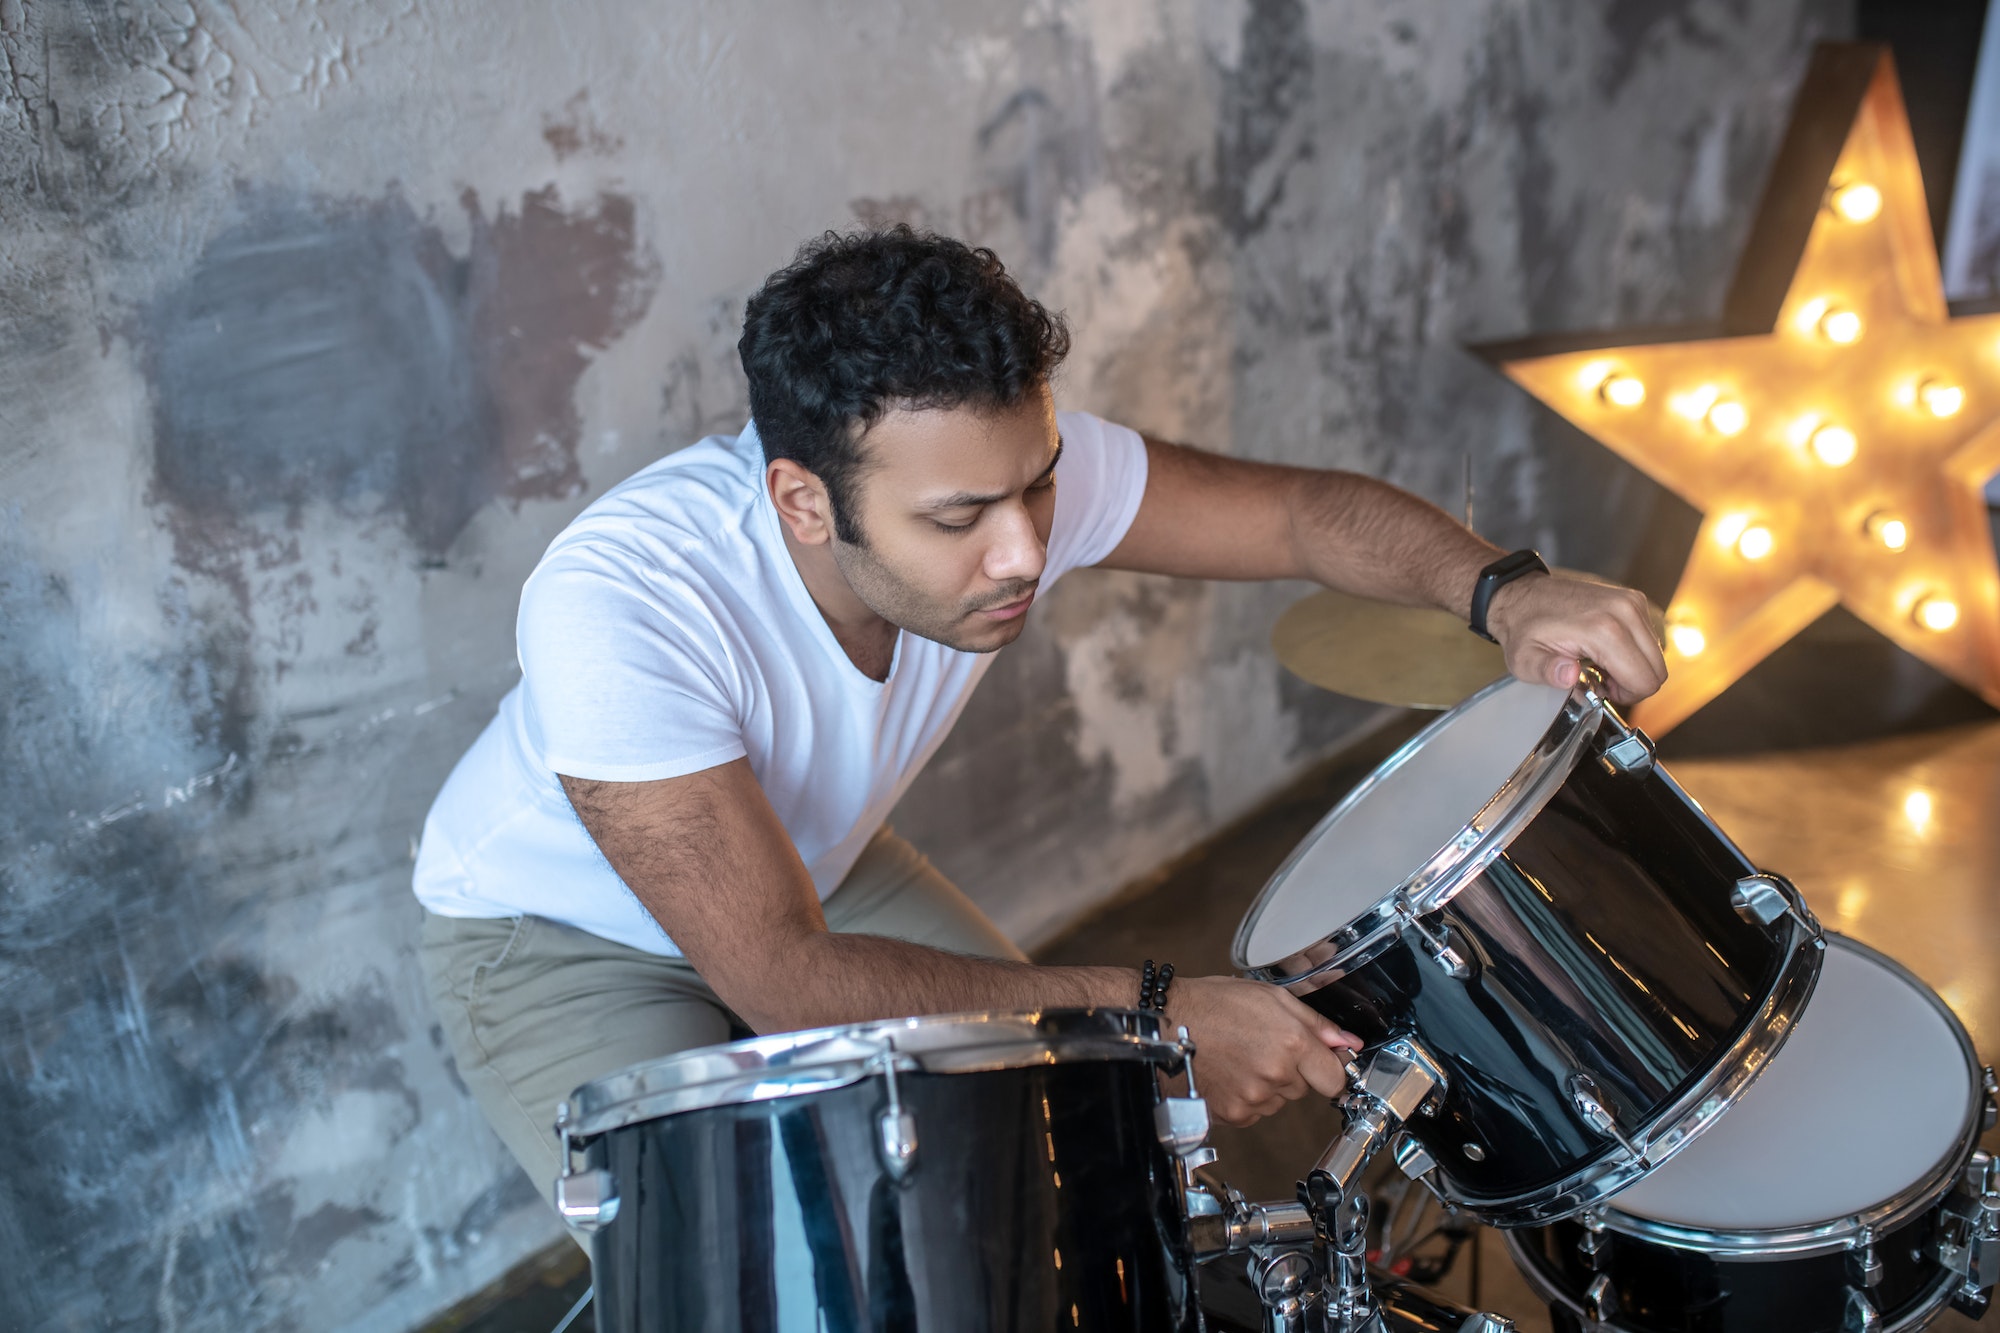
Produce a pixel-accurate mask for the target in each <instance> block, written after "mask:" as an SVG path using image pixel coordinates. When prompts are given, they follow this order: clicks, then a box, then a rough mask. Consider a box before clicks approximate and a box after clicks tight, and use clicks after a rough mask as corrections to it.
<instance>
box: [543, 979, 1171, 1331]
mask: <svg viewBox="0 0 2000 1333" xmlns="http://www.w3.org/2000/svg"><path fill="white" fill-rule="evenodd" d="M1182 1058H1183V1052H1182V1049H1181V1047H1180V1046H1179V1045H1178V1044H1176V1043H1174V1042H1171V1041H1167V1040H1163V1039H1162V1038H1161V1037H1160V1035H1159V1029H1158V1022H1157V1020H1155V1019H1153V1018H1150V1017H1146V1016H1142V1015H1138V1014H1130V1013H1122V1012H1118V1011H1110V1010H1076V1011H1068V1012H1049V1013H1028V1014H972V1015H953V1016H944V1017H930V1018H912V1019H905V1020H898V1021H894V1022H881V1023H868V1024H861V1025H857V1026H852V1027H843V1028H828V1029H822V1030H819V1031H811V1032H795V1033H786V1034H783V1035H780V1036H770V1037H758V1038H753V1039H751V1040H748V1041H740V1042H735V1043H732V1044H730V1045H726V1046H714V1047H708V1048H705V1049H702V1050H697V1051H689V1052H686V1053H684V1054H681V1055H676V1056H672V1057H670V1058H667V1059H664V1060H659V1061H655V1062H653V1063H650V1064H645V1065H640V1066H637V1067H635V1068H632V1069H628V1070H625V1071H623V1072H622V1073H618V1074H614V1075H612V1076H611V1077H609V1078H604V1079H600V1080H598V1081H596V1082H594V1083H589V1084H586V1085H584V1086H583V1087H581V1088H579V1089H578V1090H577V1091H576V1093H575V1095H574V1099H573V1103H572V1105H571V1107H570V1108H569V1109H568V1111H567V1114H566V1122H565V1124H564V1125H563V1126H561V1127H560V1128H562V1129H563V1130H564V1133H565V1139H566V1165H565V1175H564V1178H563V1180H562V1181H560V1182H558V1190H557V1196H558V1201H559V1206H562V1207H564V1208H565V1210H566V1211H567V1212H568V1214H569V1216H570V1217H571V1218H572V1220H573V1221H584V1222H587V1223H589V1224H590V1225H591V1226H593V1227H594V1228H595V1234H594V1235H593V1236H592V1242H593V1243H592V1247H591V1250H592V1256H591V1257H592V1263H591V1269H592V1275H593V1279H594V1282H595V1285H596V1289H597V1327H598V1328H599V1329H600V1330H603V1331H604V1333H681V1331H682V1330H693V1329H701V1330H715V1331H716V1333H722V1331H723V1330H730V1331H732V1333H733V1331H734V1330H738V1329H755V1330H772V1331H777V1333H791V1331H793V1330H798V1331H800V1333H807V1331H812V1333H817V1331H818V1330H825V1329H835V1330H856V1331H857V1333H859V1331H861V1330H916V1329H919V1328H923V1329H952V1330H966V1331H967V1333H982V1331H985V1330H993V1331H996V1333H997V1331H998V1330H1020V1331H1022V1333H1026V1331H1027V1330H1034V1331H1035V1333H1044V1331H1045V1330H1048V1329H1053V1328H1084V1329H1130V1330H1142V1329H1143V1330H1153V1329H1170V1330H1191V1329H1194V1328H1195V1327H1196V1326H1197V1320H1198V1317H1199V1316H1198V1312H1197V1304H1196V1299H1195V1289H1194V1283H1193V1278H1192V1276H1191V1264H1190V1257H1189V1243H1188V1224H1187V1218H1186V1214H1185V1204H1184V1203H1183V1199H1182V1193H1181V1190H1182V1186H1181V1177H1180V1175H1179V1174H1178V1172H1179V1163H1178V1162H1177V1161H1176V1160H1175V1159H1174V1158H1173V1157H1172V1156H1171V1154H1170V1151H1169V1149H1168V1147H1167V1146H1165V1145H1164V1144H1163V1143H1162V1141H1161V1138H1160V1131H1159V1129H1158V1126H1157V1125H1156V1122H1155V1108H1156V1107H1157V1106H1159V1105H1160V1103H1161V1097H1160V1093H1159V1089H1158V1085H1157V1080H1156V1079H1155V1078H1154V1072H1155V1070H1158V1069H1161V1068H1177V1067H1179V1065H1180V1063H1181V1061H1182ZM578 1150H581V1151H582V1153H583V1156H584V1161H583V1164H582V1166H583V1169H582V1170H580V1171H572V1170H571V1169H570V1168H569V1167H568V1165H567V1161H568V1160H569V1159H573V1158H574V1156H575V1154H576V1153H577V1151H578Z"/></svg>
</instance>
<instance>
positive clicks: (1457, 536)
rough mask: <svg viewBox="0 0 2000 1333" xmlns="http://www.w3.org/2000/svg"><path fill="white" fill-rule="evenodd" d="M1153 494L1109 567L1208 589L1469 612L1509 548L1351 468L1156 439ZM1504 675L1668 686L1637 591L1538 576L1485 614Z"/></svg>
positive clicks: (1566, 682) (1635, 690)
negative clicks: (1279, 582)
mask: <svg viewBox="0 0 2000 1333" xmlns="http://www.w3.org/2000/svg"><path fill="white" fill-rule="evenodd" d="M1146 453H1147V464H1148V473H1147V480H1146V494H1145V497H1144V498H1143V499H1142V500H1141V501H1140V505H1139V512H1138V514H1137V516H1136V517H1135V518H1134V519H1133V521H1132V527H1131V529H1130V531H1128V532H1127V533H1126V535H1125V540H1124V541H1122V542H1121V543H1119V545H1118V547H1117V549H1116V550H1114V551H1112V553H1111V554H1110V556H1109V557H1107V558H1106V559H1105V561H1104V564H1105V565H1106V566H1107V567H1110V568H1114V569H1131V570H1140V571H1144V572H1147V573H1154V574H1176V575H1180V576H1183V577H1187V578H1209V579H1284V578H1304V579H1313V580H1315V581H1317V582H1319V583H1323V584H1325V585H1326V586H1327V587H1330V588H1338V589H1340V590H1341V591H1343V592H1349V593H1353V594H1355V595H1356V596H1361V597H1373V598H1376V599H1379V600H1381V601H1387V602H1399V603H1402V604H1404V605H1407V606H1434V607H1438V608H1440V609H1442V610H1446V611H1449V612H1451V613H1452V614H1453V615H1455V616H1458V617H1460V618H1464V617H1466V616H1468V615H1469V614H1470V613H1471V608H1472V591H1473V587H1474V585H1475V584H1477V582H1478V580H1479V571H1480V570H1481V569H1483V568H1485V567H1486V566H1487V565H1489V564H1491V563H1492V562H1493V561H1495V560H1497V559H1499V558H1500V556H1501V555H1502V554H1504V552H1502V551H1501V550H1500V548H1498V547H1496V546H1494V545H1493V544H1492V543H1491V542H1488V541H1485V540H1483V539H1481V538H1480V537H1478V536H1477V535H1476V534H1474V533H1472V532H1470V531H1468V530H1467V529H1466V528H1465V527H1464V526H1463V525H1462V524H1460V523H1458V522H1457V521H1456V520H1454V519H1453V518H1452V517H1451V516H1450V515H1449V514H1447V513H1445V512H1444V511H1443V510H1442V509H1439V508H1438V507H1437V506H1436V505H1434V504H1431V503H1430V502H1429V501H1427V500H1423V499H1420V498H1419V497H1417V496H1414V495H1411V494H1410V493H1409V492H1407V491H1404V490H1399V489H1398V488H1396V487H1394V486H1391V485H1389V484H1388V483H1386V482H1381V481H1376V480H1375V479H1373V478H1372V477H1364V476H1361V475H1359V474H1357V473H1353V472H1335V471H1327V470H1320V469H1313V468H1296V467H1282V466H1279V465H1277V464H1272V463H1255V462H1248V461H1245V460H1242V459H1235V458H1225V457H1222V456H1220V455H1218V454H1210V453H1204V452H1202V451H1200V450H1197V449H1190V448H1187V447H1186V446H1184V445H1177V444H1168V443H1165V442H1164V441H1160V440H1153V439H1148V440H1147V441H1146ZM1487 627H1488V628H1489V629H1490V630H1491V631H1492V632H1493V635H1494V637H1495V638H1497V639H1499V641H1500V645H1501V648H1502V649H1503V650H1504V651H1505V653H1506V655H1507V666H1508V669H1509V670H1511V671H1512V672H1513V673H1514V674H1515V675H1517V676H1520V677H1521V678H1522V679H1524V680H1540V681H1546V682H1547V683H1549V684H1552V685H1557V686H1561V687H1563V688H1567V687H1569V686H1570V685H1573V684H1575V682H1576V673H1577V664H1578V660H1579V659H1580V658H1584V657H1588V658H1590V659H1591V660H1592V661H1594V662H1596V663H1597V664H1598V665H1599V666H1600V667H1602V668H1603V669H1604V671H1605V672H1606V674H1607V675H1608V676H1609V677H1610V684H1611V689H1612V692H1613V694H1614V695H1615V696H1616V697H1618V698H1619V699H1621V700H1625V701H1631V700H1635V699H1641V698H1644V697H1645V696H1646V695H1649V694H1651V693H1653V692H1654V691H1655V690H1657V689H1659V688H1660V685H1661V684H1662V683H1663V682H1664V681H1665V680H1666V675H1667V668H1666V659H1665V657H1664V656H1662V654H1661V652H1660V646H1659V644H1658V643H1656V642H1655V641H1654V639H1653V633H1652V627H1651V625H1650V624H1649V623H1648V622H1647V619H1646V600H1645V598H1644V597H1642V596H1641V595H1640V594H1638V593H1636V592H1633V591H1632V590H1631V589H1629V588H1617V587H1612V586H1609V585H1606V584H1598V583H1588V582H1583V581H1581V580H1575V579H1552V578H1543V577H1539V576H1534V577H1529V578H1524V579H1518V580H1516V581H1515V582H1513V583H1510V584H1508V585H1507V586H1506V587H1504V588H1502V589H1501V590H1500V591H1499V593H1498V594H1497V595H1496V596H1495V597H1494V599H1493V604H1492V606H1491V607H1490V608H1489V609H1488V612H1487Z"/></svg>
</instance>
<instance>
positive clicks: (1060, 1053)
mask: <svg viewBox="0 0 2000 1333" xmlns="http://www.w3.org/2000/svg"><path fill="white" fill-rule="evenodd" d="M972 1037H977V1038H979V1040H968V1038H972ZM1186 1053H1187V1048H1186V1047H1184V1046H1183V1045H1182V1044H1181V1043H1180V1042H1179V1041H1176V1040H1173V1039H1171V1038H1166V1037H1163V1036H1161V1035H1160V1020H1159V1018H1158V1017H1157V1016H1156V1015H1153V1014H1142V1013H1139V1012H1137V1011H1134V1010H1128V1009H1103V1008H1099V1009H1028V1010H1018V1011H1009V1010H991V1011H976V1012H970V1013H956V1014H923V1015H918V1016H915V1017H911V1018H894V1019H882V1020H877V1021H874V1022H869V1023H849V1024H842V1025H839V1026H833V1027H822V1028H807V1029H805V1030H802V1031H799V1032H780V1033H773V1034H770V1035H768V1036H760V1037H749V1038H746V1039H744V1040H742V1041H733V1042H723V1043H720V1044H718V1045H714V1046H699V1047H695V1048H693V1049H691V1050H686V1051H678V1052H675V1053H674V1054H672V1055H666V1056H662V1057H660V1058H659V1059H657V1060H648V1061H644V1062H642V1063H640V1064H636V1065H630V1066H628V1067H626V1068H624V1069H621V1070H618V1071H617V1072H615V1073H611V1074H607V1075H604V1076H603V1077H601V1078H597V1079H593V1080H591V1081H590V1082H588V1083H584V1084H582V1085H580V1086H579V1087H578V1088H577V1089H576V1090H575V1091H574V1092H572V1093H571V1094H570V1109H571V1121H570V1133H571V1134H572V1135H573V1136H574V1137H576V1138H579V1139H583V1138H594V1137H596V1136H597V1135H600V1134H605V1133H608V1132H610V1131H611V1130H614V1129H622V1128H624V1127H625V1126H627V1125H634V1124H638V1123H640V1122H642V1121H647V1120H657V1119H660V1118H661V1117H663V1116H669V1115H676V1114H679V1113H681V1112H684V1111H699V1110H707V1109H709V1108H712V1107H718V1106H741V1105H746V1104H748V1103H752V1102H762V1101H773V1100H777V1099H780V1098H787V1097H801V1096H807V1095H809V1094H812V1093H816V1092H829V1091H832V1090H833V1089H836V1088H843V1087H847V1086H849V1085H850V1084H854V1083H859V1082H861V1081H863V1080H864V1079H868V1078H872V1077H880V1076H881V1075H882V1073H883V1070H884V1067H885V1065H886V1063H887V1062H888V1061H889V1060H890V1059H893V1060H894V1062H895V1068H896V1072H897V1073H899V1074H901V1073H928V1074H969V1073H980V1072H985V1071H990V1070H1000V1069H1025V1068H1028V1067H1030V1066H1034V1065H1054V1064H1071V1063H1078V1062H1082V1061H1091V1060H1117V1061H1141V1062H1148V1063H1153V1064H1161V1065H1168V1066H1177V1065H1178V1064H1179V1063H1180V1062H1181V1060H1182V1059H1183V1058H1185V1056H1186Z"/></svg>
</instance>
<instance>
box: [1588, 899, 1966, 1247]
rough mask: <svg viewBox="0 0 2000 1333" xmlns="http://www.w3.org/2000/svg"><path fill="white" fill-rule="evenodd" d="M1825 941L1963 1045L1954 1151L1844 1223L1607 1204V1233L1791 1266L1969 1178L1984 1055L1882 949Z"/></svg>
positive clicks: (1882, 1228)
mask: <svg viewBox="0 0 2000 1333" xmlns="http://www.w3.org/2000/svg"><path fill="white" fill-rule="evenodd" d="M1826 938H1827V947H1829V948H1833V947H1845V948H1847V949H1850V950H1852V951H1854V952H1855V953H1858V954H1860V955H1861V956H1862V957H1864V958H1867V959H1869V960H1871V961H1873V962H1876V963H1880V964H1881V965H1883V966H1884V967H1886V968H1887V969H1888V970H1889V972H1890V973H1891V974H1892V975H1894V976H1897V977H1900V978H1901V979H1902V980H1904V981H1906V982H1909V983H1911V984H1912V986H1913V987H1914V988H1915V990H1916V992H1917V993H1918V994H1919V995H1920V996H1922V997H1923V999H1924V1000H1925V1001H1926V1002H1927V1003H1928V1004H1929V1005H1930V1006H1931V1008H1932V1009H1934V1010H1936V1011H1937V1013H1938V1014H1939V1015H1940V1016H1941V1017H1942V1018H1943V1019H1944V1020H1945V1026H1946V1027H1947V1028H1948V1029H1950V1031H1951V1034H1952V1036H1953V1037H1954V1038H1955V1039H1956V1040H1957V1042H1958V1048H1959V1053H1960V1054H1961V1055H1962V1056H1964V1058H1965V1062H1966V1068H1967V1070H1968V1071H1969V1072H1970V1074H1971V1078H1970V1080H1969V1081H1970V1083H1971V1088H1972V1091H1971V1096H1970V1098H1969V1100H1968V1102H1967V1105H1966V1109H1965V1116H1964V1123H1963V1124H1962V1125H1961V1126H1960V1129H1959V1134H1958V1141H1957V1143H1956V1144H1955V1146H1953V1147H1952V1148H1951V1149H1949V1150H1948V1151H1947V1152H1946V1153H1945V1155H1944V1156H1943V1157H1942V1158H1940V1159H1939V1160H1938V1162H1937V1164H1936V1165H1935V1166H1933V1167H1932V1168H1931V1170H1930V1171H1928V1172H1927V1173H1926V1174H1924V1175H1922V1176H1920V1177H1918V1178H1917V1180H1916V1181H1914V1182H1912V1183H1911V1184H1910V1185H1907V1186H1905V1187H1904V1188H1903V1189H1901V1190H1899V1191H1897V1192H1896V1193H1895V1194H1892V1195H1890V1196H1889V1197H1888V1198H1887V1199H1884V1200H1883V1201H1882V1202H1880V1203H1878V1204H1875V1205H1874V1206H1873V1207H1870V1208H1865V1209H1862V1210H1861V1211H1859V1212H1855V1213H1849V1214H1847V1215H1846V1216H1843V1217H1838V1218H1832V1219H1828V1220H1823V1221H1819V1222H1810V1223H1799V1224H1796V1225H1793V1226H1788V1227H1743V1228H1728V1227H1697V1226H1688V1225H1685V1224H1683V1223H1678V1222H1663V1221H1660V1220H1659V1219H1657V1218H1649V1217H1640V1216H1638V1215H1637V1214H1634V1213H1626V1212H1621V1211H1619V1209H1618V1208H1617V1207H1615V1206H1614V1205H1612V1204H1604V1205H1601V1206H1600V1208H1599V1211H1600V1213H1601V1214H1602V1218H1603V1222H1604V1225H1605V1228H1606V1229H1607V1230H1610V1231H1615V1232H1617V1233H1619V1234H1620V1235H1624V1236H1631V1237H1633V1238H1634V1239H1636V1240H1646V1241H1652V1242H1654V1243H1656V1244H1660V1245H1667V1246H1671V1247H1673V1248H1675V1249H1681V1250H1699V1251H1701V1252H1702V1253H1704V1254H1710V1255H1716V1256H1730V1257H1749V1256H1773V1257H1775V1256H1781V1255H1782V1256H1785V1257H1789V1258H1805V1257H1807V1256H1810V1255H1815V1254H1825V1253H1830V1252H1836V1251H1840V1250H1846V1249H1849V1248H1852V1246H1853V1243H1854V1240H1855V1238H1856V1237H1858V1236H1859V1235H1860V1233H1861V1231H1862V1229H1863V1228H1864V1227H1865V1228H1871V1229H1872V1230H1873V1231H1874V1233H1875V1234H1876V1235H1877V1236H1880V1235H1883V1234H1884V1233H1886V1232H1889V1231H1893V1230H1895V1229H1896V1228H1897V1227H1900V1226H1902V1225H1903V1224H1904V1223H1905V1222H1908V1221H1910V1220H1911V1219H1912V1218H1915V1217H1917V1216H1920V1215H1921V1214H1922V1213H1924V1212H1925V1211H1927V1210H1928V1209H1930V1208H1932V1207H1935V1206H1936V1205H1937V1203H1938V1201H1939V1200H1940V1199H1942V1198H1944V1196H1945V1195H1947V1194H1949V1193H1951V1190H1952V1186H1953V1185H1954V1184H1955V1183H1956V1182H1957V1180H1958V1178H1959V1177H1960V1175H1962V1174H1963V1173H1964V1170H1965V1163H1966V1161H1967V1160H1968V1159H1970V1157H1971V1155H1972V1153H1973V1150H1974V1149H1976V1148H1977V1147H1978V1146H1979V1137H1980V1127H1979V1126H1980V1103H1981V1100H1982V1099H1983V1098H1984V1097H1985V1095H1986V1094H1985V1090H1984V1088H1983V1087H1982V1086H1981V1082H1980V1077H1981V1074H1982V1072H1983V1069H1984V1066H1982V1065H1981V1064H1980V1063H1979V1051H1978V1048H1977V1047H1975V1046H1974V1045H1973V1043H1972V1036H1971V1034H1970V1033H1968V1032H1967V1031H1966V1030H1965V1024H1964V1023H1963V1022H1961V1021H1960V1020H1959V1017H1958V1014H1957V1013H1956V1012H1954V1011H1953V1009H1952V1007H1951V1006H1950V1005H1949V1004H1947V1003H1945V999H1944V997H1943V996H1942V995H1939V994H1938V993H1937V991H1936V989H1935V988H1934V987H1932V986H1931V985H1930V983H1928V982H1926V981H1925V980H1924V979H1923V978H1922V977H1920V976H1918V975H1917V974H1916V973H1914V972H1912V971H1911V970H1910V969H1909V968H1907V967H1905V966H1903V965H1902V964H1901V963H1899V962H1897V961H1896V960H1895V959H1894V958H1891V957H1889V955H1887V954H1885V953H1883V952H1882V951H1881V950H1880V949H1876V948H1872V947H1870V946H1869V945H1866V944H1863V943H1862V942H1861V941H1860V940H1857V939H1854V938H1852V937H1850V936H1847V935H1841V934H1838V933H1837V932H1834V931H1827V932H1826Z"/></svg>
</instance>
